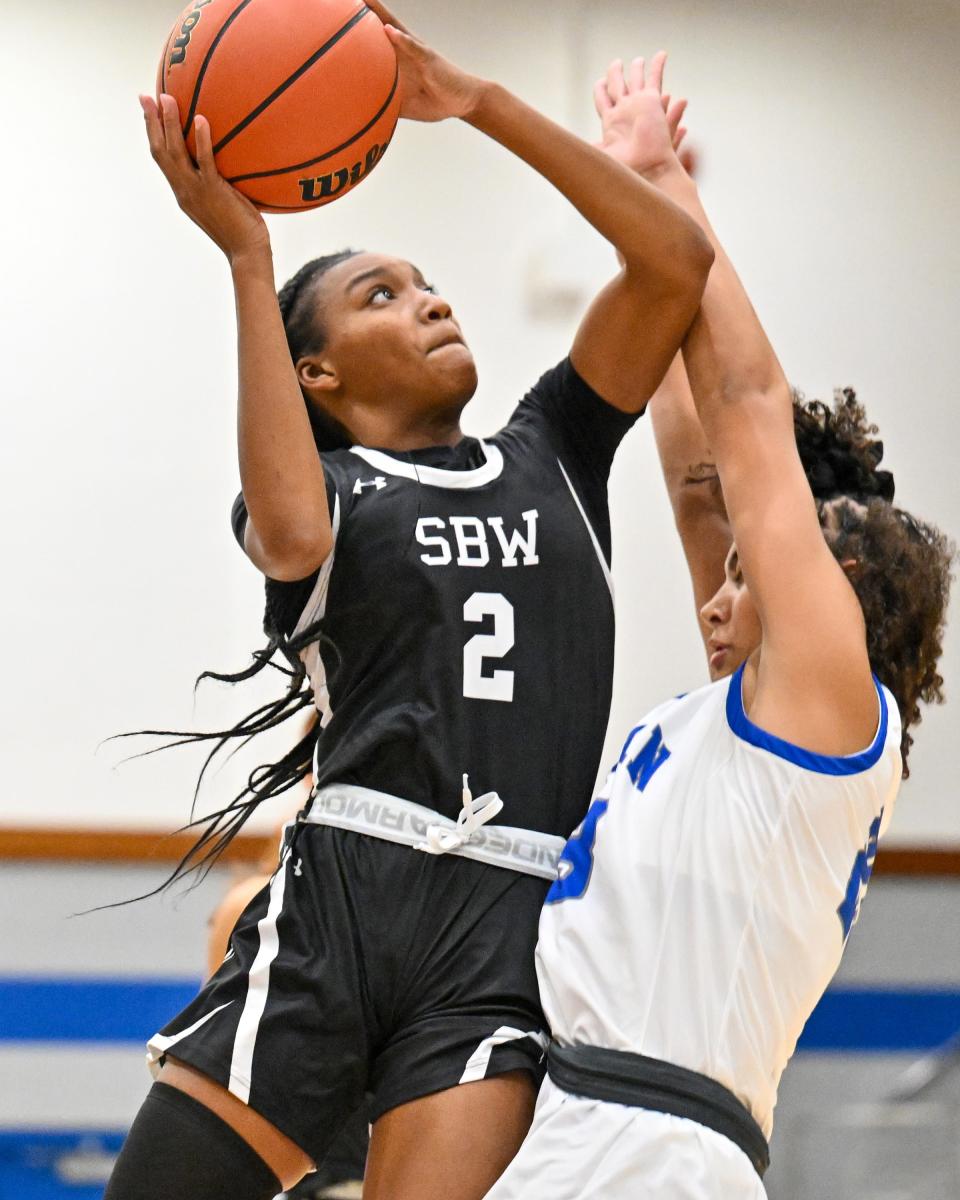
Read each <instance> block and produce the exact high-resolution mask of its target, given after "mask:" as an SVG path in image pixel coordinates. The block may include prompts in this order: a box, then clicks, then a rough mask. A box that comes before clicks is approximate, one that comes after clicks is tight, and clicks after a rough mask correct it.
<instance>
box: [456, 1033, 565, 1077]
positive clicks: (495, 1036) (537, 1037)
mask: <svg viewBox="0 0 960 1200" xmlns="http://www.w3.org/2000/svg"><path fill="white" fill-rule="evenodd" d="M525 1037H528V1038H533V1040H534V1041H535V1042H536V1043H537V1045H538V1046H539V1047H540V1049H541V1050H543V1051H544V1053H546V1049H547V1035H546V1034H545V1033H544V1032H543V1031H542V1030H540V1029H528V1030H526V1031H524V1030H523V1029H512V1028H511V1027H510V1026H509V1025H501V1026H500V1028H499V1029H498V1030H497V1031H496V1033H492V1034H491V1035H490V1036H489V1037H487V1038H484V1039H483V1041H482V1042H481V1043H480V1045H479V1046H478V1047H477V1048H476V1050H474V1052H473V1053H472V1054H471V1055H470V1057H469V1058H468V1059H467V1065H466V1066H465V1067H464V1069H463V1074H462V1075H461V1076H460V1079H459V1081H458V1082H459V1083H474V1082H475V1081H476V1080H477V1079H485V1078H486V1076H487V1068H488V1067H489V1066H490V1055H491V1054H492V1053H493V1050H494V1047H495V1046H502V1045H503V1044H504V1042H517V1041H519V1040H520V1038H525Z"/></svg>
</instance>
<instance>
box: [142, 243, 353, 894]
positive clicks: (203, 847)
mask: <svg viewBox="0 0 960 1200" xmlns="http://www.w3.org/2000/svg"><path fill="white" fill-rule="evenodd" d="M356 253H358V251H354V250H341V251H339V252H338V253H336V254H328V255H325V256H323V257H321V258H315V259H312V260H311V261H310V262H308V263H305V264H304V266H302V267H301V268H300V270H299V271H297V273H296V274H295V275H294V276H292V278H290V279H289V280H287V282H286V283H285V284H284V285H283V287H282V288H281V289H280V291H279V292H278V293H277V301H278V303H279V306H280V315H281V316H282V317H283V325H284V329H285V331H286V335H287V345H288V346H289V348H290V355H291V358H292V359H293V361H294V363H296V362H297V361H298V360H299V359H301V358H302V357H303V356H304V355H306V354H317V353H319V352H320V351H321V350H323V348H324V345H325V334H324V330H323V327H322V325H321V322H320V320H319V319H318V314H317V312H316V305H315V304H314V303H312V300H313V292H314V285H315V284H316V282H317V281H318V280H319V279H320V278H322V276H323V275H325V274H326V273H327V271H329V270H330V269H331V268H333V267H336V266H339V264H340V263H342V262H346V261H347V259H349V258H352V257H353V256H354V255H355V254H356ZM304 403H305V404H306V406H307V413H308V415H309V417H310V425H311V428H312V430H313V436H314V441H315V442H316V445H317V450H318V452H322V451H330V450H337V449H341V448H347V447H349V446H351V445H352V444H353V440H352V439H351V438H350V436H349V434H348V433H347V431H346V430H345V429H344V428H343V427H342V426H340V425H339V424H338V423H337V422H336V421H335V420H334V419H333V418H332V417H330V416H328V415H327V414H326V413H324V412H323V411H322V410H321V409H320V408H319V407H318V406H317V405H315V404H312V403H311V402H310V400H309V398H308V397H307V396H306V395H305V396H304ZM265 597H266V602H265V606H264V614H263V631H264V633H265V635H266V637H267V644H266V645H265V646H264V647H263V648H262V649H260V650H255V651H254V652H253V661H252V662H251V663H250V665H249V666H247V667H245V668H244V669H243V670H240V671H236V672H232V673H231V672H220V671H204V672H203V674H202V675H200V676H199V677H198V679H197V681H196V684H195V685H194V686H195V687H196V686H197V685H199V683H200V682H201V680H203V679H216V680H218V681H220V682H221V683H230V684H235V683H243V682H245V681H246V680H248V679H252V678H253V677H254V676H255V675H259V674H260V672H261V671H262V670H264V669H265V668H266V667H271V668H273V669H274V670H277V671H279V672H280V673H281V674H283V675H285V676H286V677H287V680H288V683H287V687H286V689H285V691H284V694H283V695H282V696H281V697H280V698H279V699H277V700H273V701H270V702H269V703H267V704H263V705H261V706H260V707H259V708H256V709H254V711H253V712H251V713H248V714H247V716H245V717H243V718H242V719H241V720H240V721H238V722H237V723H236V724H235V725H234V726H233V727H232V728H230V729H221V730H214V731H207V732H201V733H197V732H191V731H185V730H171V729H143V730H139V731H137V732H136V733H128V734H120V735H118V736H120V737H124V738H126V737H143V736H146V737H162V738H172V739H173V740H172V741H166V742H165V743H164V744H163V745H162V746H157V747H154V748H153V749H152V750H147V751H145V752H144V754H143V755H137V756H136V757H145V756H147V755H150V754H156V753H158V752H159V751H160V750H167V749H170V748H172V747H174V746H184V745H191V744H194V743H197V742H213V743H214V744H213V747H212V749H211V750H210V752H209V754H208V755H207V757H206V759H205V760H204V763H203V766H202V767H201V769H200V773H199V776H198V778H197V784H196V787H195V788H194V793H193V802H192V804H191V806H190V820H189V821H188V822H187V824H186V825H184V826H183V828H182V830H180V831H178V832H182V831H183V830H186V829H199V830H200V833H199V836H198V838H197V840H196V842H195V843H194V844H193V846H191V848H190V849H189V850H188V851H187V853H186V854H185V855H184V856H183V858H182V859H181V860H180V862H179V863H178V864H177V866H176V867H175V868H174V870H173V872H172V873H171V874H170V876H169V877H168V878H167V879H166V880H165V881H164V882H163V883H162V884H161V885H160V887H158V888H156V889H154V892H147V893H146V894H145V895H148V896H149V895H154V894H155V892H159V891H161V890H163V889H164V888H166V887H169V886H170V885H171V884H172V883H174V882H176V880H178V879H181V878H183V877H184V876H186V875H189V874H196V876H197V882H200V881H201V880H202V879H203V878H204V877H205V876H206V875H207V873H208V872H209V870H210V869H211V867H212V866H213V865H214V864H215V862H216V860H217V859H218V858H219V857H220V855H221V854H222V853H223V851H224V850H225V849H226V848H227V846H229V844H230V843H231V842H232V841H233V839H234V838H235V837H236V836H237V834H238V833H239V832H240V830H241V829H242V828H243V826H244V825H245V824H246V822H247V821H248V820H249V818H250V817H251V816H252V815H253V813H254V812H255V810H256V809H257V807H258V806H259V805H260V804H262V803H263V801H264V800H269V799H272V798H273V797H274V796H279V795H282V794H283V793H284V792H286V791H289V790H290V789H291V788H292V787H294V786H295V785H296V784H298V783H299V782H300V781H301V780H302V779H305V778H306V777H307V775H308V774H309V773H310V769H311V764H312V760H313V754H314V750H315V748H316V744H317V739H318V738H319V736H320V721H319V717H317V719H316V720H314V722H313V723H312V724H311V726H310V728H309V729H308V731H307V732H306V733H305V734H304V736H303V737H302V738H301V739H300V741H299V742H298V743H297V744H296V745H295V746H294V747H293V748H292V749H291V750H289V751H288V752H287V753H286V754H285V755H284V756H283V757H282V758H281V759H279V761H277V762H274V763H265V764H262V765H261V766H259V767H256V768H255V769H254V770H253V771H251V773H250V775H249V777H248V779H247V783H246V786H245V787H244V788H243V790H242V791H241V792H240V794H239V795H238V796H236V797H235V798H234V799H233V800H232V801H231V802H230V803H229V804H226V805H224V807H223V808H220V809H217V810H216V811H215V812H213V813H210V814H209V815H207V816H204V817H200V818H196V817H195V813H196V806H197V801H198V798H199V794H200V788H201V785H202V783H203V780H204V778H205V777H206V774H207V771H208V769H209V767H210V766H211V764H212V763H213V761H214V759H216V758H217V756H218V755H219V754H220V753H221V752H222V751H223V750H225V749H226V747H227V746H229V745H230V744H231V743H235V745H234V750H239V749H241V748H242V747H243V746H245V745H246V744H247V742H249V741H250V740H251V739H252V738H254V737H256V736H257V735H258V734H261V733H264V732H266V730H268V729H275V728H276V727H277V726H278V725H282V724H283V723H284V722H285V721H288V720H289V719H290V718H291V717H293V716H295V715H296V714H297V713H299V712H302V711H303V709H305V708H307V707H308V706H310V705H311V704H312V703H313V693H312V689H311V686H310V682H309V680H308V679H307V672H306V667H305V666H304V662H303V659H302V657H301V653H302V652H303V651H304V650H306V649H307V647H308V646H311V645H313V644H314V643H318V644H321V645H325V646H326V647H327V648H328V652H329V653H330V654H332V655H333V656H336V657H338V652H337V649H336V647H335V646H334V644H333V642H332V641H331V640H330V639H329V638H328V637H327V636H326V635H325V634H323V633H322V632H321V630H320V623H319V622H315V623H314V624H313V625H311V626H309V627H308V628H307V629H304V630H303V631H302V632H300V633H299V634H296V635H293V634H291V633H287V632H286V631H287V630H290V629H292V628H293V627H294V625H295V623H296V619H297V615H298V612H299V610H300V609H302V603H298V601H302V592H301V591H299V590H297V591H296V592H295V591H294V589H291V588H290V587H289V586H287V585H284V584H280V583H278V582H276V581H275V580H272V579H267V580H265ZM232 752H233V751H231V753H232ZM138 898H139V899H143V898H144V897H138Z"/></svg>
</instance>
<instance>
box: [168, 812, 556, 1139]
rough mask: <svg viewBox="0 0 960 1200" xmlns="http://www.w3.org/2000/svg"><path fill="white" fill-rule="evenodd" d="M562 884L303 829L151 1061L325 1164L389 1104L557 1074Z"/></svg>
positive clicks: (312, 828) (367, 839) (371, 840)
mask: <svg viewBox="0 0 960 1200" xmlns="http://www.w3.org/2000/svg"><path fill="white" fill-rule="evenodd" d="M547 887H548V883H547V881H546V880H543V879H539V878H536V877H534V876H530V875H522V874H519V873H517V872H515V871H510V870H507V869H506V868H503V867H494V866H487V865H485V864H483V863H478V862H474V861H471V860H470V859H465V858H457V857H454V856H451V855H440V856H435V855H430V854H425V853H422V852H421V851H417V850H413V849H411V848H409V847H407V846H402V845H394V844H393V843H391V842H386V841H383V840H381V839H378V838H374V837H369V836H367V835H365V834H359V833H353V832H349V831H346V830H341V829H334V828H331V827H329V826H324V825H313V824H300V825H298V826H296V832H295V837H294V838H293V840H292V843H291V849H290V850H289V851H288V852H287V853H286V855H285V856H284V858H283V861H282V865H281V867H280V869H279V870H278V871H277V873H276V875H275V876H274V877H273V880H272V881H271V883H270V885H269V886H268V887H266V888H264V890H263V891H262V892H260V893H259V894H258V895H257V896H255V897H254V898H253V900H252V901H251V902H250V904H248V906H247V907H246V909H245V910H244V912H243V914H242V915H241V916H240V919H239V920H238V922H237V925H236V927H235V929H234V931H233V933H232V935H231V937H230V948H229V950H228V951H227V956H226V958H225V959H224V961H223V964H222V965H221V966H220V968H219V970H218V971H217V972H216V974H215V975H214V976H213V977H212V978H211V979H210V981H209V982H208V983H207V984H206V986H205V987H204V988H203V990H202V991H201V992H200V994H199V995H198V996H197V998H196V999H195V1000H194V1001H193V1003H192V1004H190V1005H189V1006H188V1007H187V1008H186V1009H184V1011H183V1012H182V1013H181V1014H180V1015H179V1016H178V1017H177V1018H176V1019H175V1020H173V1021H171V1022H170V1024H169V1025H167V1026H165V1027H164V1029H162V1030H161V1031H160V1033H159V1034H158V1035H157V1036H156V1037H155V1038H153V1039H152V1040H151V1042H150V1048H151V1054H152V1055H153V1057H154V1058H162V1057H163V1056H164V1055H165V1054H166V1053H169V1054H170V1055H171V1056H173V1057H174V1058H177V1059H179V1060H180V1061H182V1062H185V1063H188V1064H190V1066H193V1067H196V1068H197V1069H198V1070H200V1071H202V1072H204V1074H206V1075H209V1076H210V1077H211V1078H212V1079H215V1080H216V1081H217V1082H218V1083H221V1084H223V1085H224V1086H225V1087H229V1089H230V1091H231V1092H233V1093H234V1094H235V1095H237V1096H239V1098H240V1099H242V1100H243V1101H245V1102H246V1103H248V1104H249V1105H250V1107H251V1108H253V1109H254V1110H255V1111H256V1112H258V1113H260V1114H261V1115H262V1116H264V1117H265V1118H266V1119H267V1120H268V1121H270V1122H271V1123H272V1124H273V1125H275V1126H276V1128H277V1129H279V1130H280V1131H281V1132H282V1133H285V1134H286V1135H287V1136H288V1137H289V1138H290V1139H291V1140H292V1141H294V1142H295V1143H296V1144H297V1145H298V1146H299V1147H300V1148H301V1149H302V1150H304V1151H305V1152H306V1153H307V1154H309V1155H310V1157H311V1158H312V1159H313V1161H314V1162H319V1161H320V1160H321V1159H322V1158H323V1156H324V1154H325V1152H326V1150H327V1147H328V1145H329V1143H330V1141H331V1139H332V1138H333V1137H334V1136H335V1134H336V1132H337V1130H338V1129H339V1127H340V1126H341V1124H342V1123H343V1121H344V1120H345V1119H346V1118H347V1117H348V1116H349V1114H350V1113H351V1112H353V1111H354V1110H355V1109H356V1108H357V1107H358V1106H359V1105H360V1104H361V1103H362V1102H363V1098H364V1094H365V1093H369V1094H370V1100H369V1106H368V1112H369V1114H370V1120H371V1121H376V1120H377V1118H378V1117H380V1116H382V1115H383V1113H385V1112H386V1111H387V1110H388V1109H391V1108H394V1107H395V1106H396V1105H398V1104H403V1103H405V1102H406V1101H409V1100H414V1099H416V1098H417V1097H419V1096H425V1095H427V1094H429V1093H431V1092H437V1091H441V1090H443V1089H445V1088H449V1087H455V1086H456V1085H457V1084H459V1083H468V1082H471V1081H473V1080H476V1079H484V1078H489V1077H490V1076H493V1075H499V1074H502V1073H503V1072H505V1071H514V1070H518V1069H522V1070H526V1071H529V1072H530V1074H531V1075H532V1076H533V1080H534V1084H535V1085H537V1086H538V1085H539V1083H540V1080H541V1078H542V1076H543V1059H544V1050H545V1046H546V1038H545V1036H544V1033H543V1031H544V1029H545V1027H546V1021H545V1020H544V1017H543V1013H542V1011H541V1009H540V1000H539V995H538V991H537V979H536V971H535V967H534V948H535V946H536V940H537V923H538V920H539V916H540V909H541V907H542V904H543V900H544V896H545V894H546V891H547Z"/></svg>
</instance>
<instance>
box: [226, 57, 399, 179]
mask: <svg viewBox="0 0 960 1200" xmlns="http://www.w3.org/2000/svg"><path fill="white" fill-rule="evenodd" d="M399 82H400V68H399V67H398V68H397V71H396V73H395V75H394V77H393V87H392V88H391V89H390V95H389V96H387V98H386V100H384V102H383V104H381V105H380V108H379V109H378V110H377V113H376V115H375V116H373V117H371V118H370V120H369V121H368V122H367V123H366V125H364V127H363V128H362V129H358V130H357V132H356V133H355V134H354V135H353V137H352V138H348V140H347V141H345V142H343V143H341V145H339V146H334V148H333V149H332V150H328V151H327V152H326V153H325V154H319V155H317V157H316V158H311V159H308V160H307V161H306V162H302V163H294V164H293V166H290V167H277V168H276V169H274V170H272V171H251V172H250V174H249V175H231V176H230V178H229V179H228V180H227V183H241V182H243V180H245V179H267V178H268V177H269V176H271V175H286V173H287V172H288V171H302V170H304V169H305V168H306V167H313V166H316V164H317V163H318V162H323V160H324V159H325V158H331V157H332V156H333V155H334V154H339V153H340V152H341V150H346V149H348V148H349V147H350V146H352V145H353V143H354V142H356V141H358V140H359V139H360V138H362V137H363V135H364V134H365V133H368V132H369V131H370V130H371V129H372V128H373V127H374V125H376V123H377V122H378V121H379V120H380V118H381V117H382V116H383V114H384V113H385V112H386V111H387V109H388V108H389V107H390V102H391V101H392V100H393V98H394V96H395V95H396V94H397V85H398V84H399Z"/></svg>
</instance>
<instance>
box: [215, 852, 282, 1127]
mask: <svg viewBox="0 0 960 1200" xmlns="http://www.w3.org/2000/svg"><path fill="white" fill-rule="evenodd" d="M289 858H290V855H289V854H288V853H285V854H284V855H283V857H282V858H281V860H280V866H279V867H278V868H277V873H276V875H274V877H273V879H272V880H271V881H270V902H269V904H268V905H267V912H266V916H264V917H261V919H260V920H259V922H258V923H257V933H258V934H259V936H260V945H259V947H258V948H257V954H256V957H255V958H254V960H253V966H252V967H251V968H250V973H249V975H248V976H247V995H246V999H245V1000H244V1002H243V1012H242V1013H241V1014H240V1020H239V1021H238V1022H237V1032H236V1036H235V1038H234V1042H233V1059H232V1061H231V1063H230V1082H229V1084H228V1085H227V1087H228V1089H229V1090H230V1091H231V1092H233V1094H234V1095H235V1096H236V1097H237V1099H238V1100H242V1101H243V1102H244V1104H249V1103H250V1078H251V1074H252V1071H253V1049H254V1046H255V1045H256V1042H257V1031H258V1030H259V1028H260V1018H261V1017H262V1016H263V1010H264V1008H265V1007H266V1004H267V992H268V991H269V989H270V967H271V966H272V964H273V960H274V959H275V958H276V957H277V954H278V953H279V950H280V935H279V933H278V932H277V918H278V917H279V916H280V912H281V910H282V909H283V891H284V887H285V886H286V882H287V863H288V860H289Z"/></svg>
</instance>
